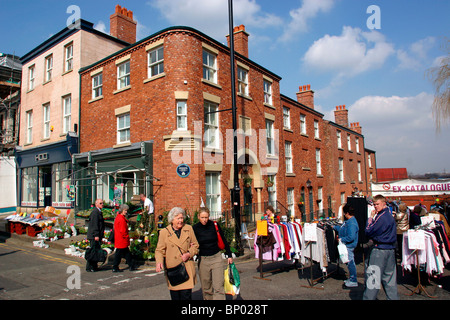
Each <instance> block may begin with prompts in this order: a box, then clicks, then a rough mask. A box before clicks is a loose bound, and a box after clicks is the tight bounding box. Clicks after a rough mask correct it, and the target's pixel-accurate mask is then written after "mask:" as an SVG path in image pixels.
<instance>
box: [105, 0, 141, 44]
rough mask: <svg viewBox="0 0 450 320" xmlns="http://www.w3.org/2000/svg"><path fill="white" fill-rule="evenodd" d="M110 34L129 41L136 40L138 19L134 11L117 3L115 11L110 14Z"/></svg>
mask: <svg viewBox="0 0 450 320" xmlns="http://www.w3.org/2000/svg"><path fill="white" fill-rule="evenodd" d="M109 19H110V22H109V23H110V34H111V36H113V37H116V38H118V39H120V40H123V41H126V42H128V43H135V42H136V25H137V23H136V21H134V20H133V11H131V10H128V9H127V8H124V7H121V6H120V5H116V8H115V13H114V14H112V15H111V16H110V18H109Z"/></svg>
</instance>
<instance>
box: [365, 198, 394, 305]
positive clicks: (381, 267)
mask: <svg viewBox="0 0 450 320" xmlns="http://www.w3.org/2000/svg"><path fill="white" fill-rule="evenodd" d="M373 201H374V207H375V210H374V212H372V213H371V216H370V217H369V219H368V221H367V227H366V235H367V237H368V238H369V239H371V240H372V241H373V247H372V250H371V252H370V254H369V258H368V261H367V267H366V288H365V290H364V295H363V299H364V300H375V299H376V298H377V295H378V290H379V289H380V287H381V285H383V289H384V292H385V293H386V297H387V299H389V300H398V291H397V264H396V261H395V247H396V242H397V236H396V233H397V226H396V223H395V220H394V217H393V216H392V214H391V212H390V210H389V208H388V207H387V206H386V198H385V197H384V196H382V195H376V196H375V197H373Z"/></svg>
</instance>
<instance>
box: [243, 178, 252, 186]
mask: <svg viewBox="0 0 450 320" xmlns="http://www.w3.org/2000/svg"><path fill="white" fill-rule="evenodd" d="M251 185H252V178H250V177H245V178H244V186H246V187H251Z"/></svg>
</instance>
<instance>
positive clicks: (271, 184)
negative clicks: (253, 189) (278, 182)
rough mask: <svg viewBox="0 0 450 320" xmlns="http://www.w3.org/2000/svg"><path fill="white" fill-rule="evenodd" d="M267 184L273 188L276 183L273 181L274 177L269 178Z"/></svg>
mask: <svg viewBox="0 0 450 320" xmlns="http://www.w3.org/2000/svg"><path fill="white" fill-rule="evenodd" d="M266 183H267V187H269V188H270V187H272V186H273V183H274V181H273V177H270V176H269V177H267V181H266Z"/></svg>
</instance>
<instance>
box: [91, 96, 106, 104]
mask: <svg viewBox="0 0 450 320" xmlns="http://www.w3.org/2000/svg"><path fill="white" fill-rule="evenodd" d="M102 99H103V95H101V96H98V97H96V98H94V99H92V100H89V101H88V103H92V102H95V101H98V100H102Z"/></svg>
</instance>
